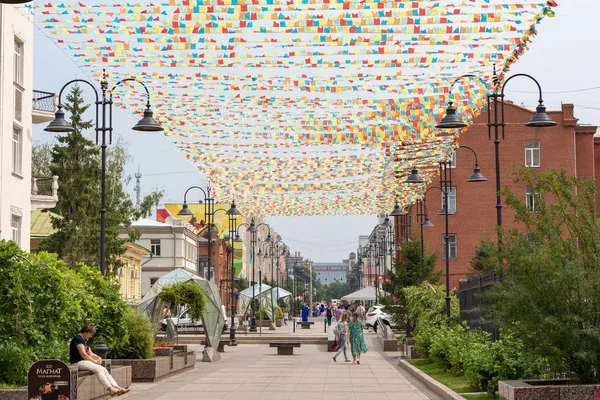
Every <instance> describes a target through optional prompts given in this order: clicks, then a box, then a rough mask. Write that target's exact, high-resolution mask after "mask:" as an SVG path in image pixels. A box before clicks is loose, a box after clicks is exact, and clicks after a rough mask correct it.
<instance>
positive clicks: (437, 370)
mask: <svg viewBox="0 0 600 400" xmlns="http://www.w3.org/2000/svg"><path fill="white" fill-rule="evenodd" d="M408 362H409V363H411V364H412V365H413V366H415V367H417V368H418V369H420V370H421V371H423V372H425V373H426V374H427V375H429V376H430V377H432V378H433V379H435V380H436V381H438V382H440V383H441V384H443V385H446V386H448V387H449V388H450V389H452V390H454V391H455V392H456V393H472V392H478V391H479V390H478V389H477V388H474V387H472V386H470V385H469V383H468V381H467V378H465V377H464V376H454V375H452V374H451V373H450V372H448V371H444V370H443V369H442V368H441V367H440V366H439V365H437V364H436V363H434V362H433V361H430V360H409V361H408ZM474 398H475V399H477V397H474ZM485 398H486V397H482V399H485Z"/></svg>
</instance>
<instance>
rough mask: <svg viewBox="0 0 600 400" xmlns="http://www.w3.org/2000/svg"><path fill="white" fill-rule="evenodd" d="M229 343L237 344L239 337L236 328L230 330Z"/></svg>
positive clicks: (231, 344)
mask: <svg viewBox="0 0 600 400" xmlns="http://www.w3.org/2000/svg"><path fill="white" fill-rule="evenodd" d="M229 345H230V346H237V339H236V338H235V328H233V327H232V328H231V329H230V330H229Z"/></svg>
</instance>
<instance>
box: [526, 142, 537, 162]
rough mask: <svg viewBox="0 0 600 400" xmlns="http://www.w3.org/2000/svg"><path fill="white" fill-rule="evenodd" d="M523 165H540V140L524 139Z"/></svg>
mask: <svg viewBox="0 0 600 400" xmlns="http://www.w3.org/2000/svg"><path fill="white" fill-rule="evenodd" d="M525 166H526V167H539V166H540V141H539V140H526V141H525Z"/></svg>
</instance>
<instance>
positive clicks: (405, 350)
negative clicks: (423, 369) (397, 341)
mask: <svg viewBox="0 0 600 400" xmlns="http://www.w3.org/2000/svg"><path fill="white" fill-rule="evenodd" d="M400 351H401V353H402V357H404V358H408V359H409V360H415V359H421V358H423V357H422V356H421V355H420V354H419V353H417V346H416V345H415V340H414V339H413V338H411V337H405V338H404V339H402V345H401V346H400Z"/></svg>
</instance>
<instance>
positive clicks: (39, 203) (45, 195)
mask: <svg viewBox="0 0 600 400" xmlns="http://www.w3.org/2000/svg"><path fill="white" fill-rule="evenodd" d="M57 202H58V176H53V177H51V178H50V177H48V178H33V179H32V180H31V211H33V210H37V209H39V208H45V209H48V208H54V207H55V206H56V203H57Z"/></svg>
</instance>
